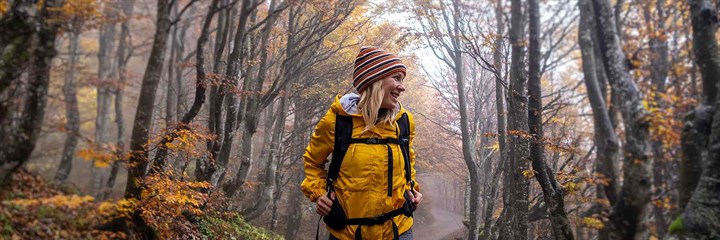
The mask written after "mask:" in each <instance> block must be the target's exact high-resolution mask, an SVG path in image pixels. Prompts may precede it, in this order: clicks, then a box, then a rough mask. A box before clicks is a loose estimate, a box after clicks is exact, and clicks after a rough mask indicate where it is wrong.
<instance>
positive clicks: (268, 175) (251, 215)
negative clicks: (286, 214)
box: [243, 89, 289, 220]
mask: <svg viewBox="0 0 720 240" xmlns="http://www.w3.org/2000/svg"><path fill="white" fill-rule="evenodd" d="M288 90H289V89H288ZM287 98H288V97H287V96H283V97H282V98H280V103H279V105H278V106H277V112H275V116H274V118H275V123H274V127H273V130H272V133H271V136H270V148H269V149H268V156H267V164H266V165H265V169H264V171H263V172H264V174H263V175H262V176H263V180H262V184H261V185H262V186H261V188H260V189H259V190H260V191H261V195H260V199H259V201H258V203H259V204H258V205H257V206H255V207H254V208H253V209H249V210H248V211H244V213H243V216H245V218H246V219H248V220H253V219H255V218H257V217H259V216H260V215H261V214H263V213H264V212H265V210H266V209H267V208H268V205H269V204H271V203H272V201H273V198H274V196H275V194H276V192H275V191H276V188H277V185H276V182H275V178H276V176H277V171H278V164H279V162H280V157H281V156H280V154H281V153H282V151H281V148H282V147H281V146H280V143H281V142H282V135H283V131H284V130H285V119H286V117H285V116H286V115H287V110H288V107H287V105H288V104H287Z"/></svg>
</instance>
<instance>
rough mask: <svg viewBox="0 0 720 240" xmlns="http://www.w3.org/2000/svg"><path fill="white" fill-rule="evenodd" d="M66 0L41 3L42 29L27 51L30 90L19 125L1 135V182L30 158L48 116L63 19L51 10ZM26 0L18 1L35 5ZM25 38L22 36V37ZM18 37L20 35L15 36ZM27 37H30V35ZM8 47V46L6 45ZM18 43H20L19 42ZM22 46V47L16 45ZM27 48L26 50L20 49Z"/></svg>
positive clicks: (39, 24) (39, 29)
mask: <svg viewBox="0 0 720 240" xmlns="http://www.w3.org/2000/svg"><path fill="white" fill-rule="evenodd" d="M63 3H64V1H62V0H54V1H53V0H47V1H45V2H44V4H42V5H41V6H40V10H39V12H38V14H37V21H38V22H37V23H36V24H37V26H38V30H37V32H36V33H34V35H35V36H33V37H32V38H34V40H33V41H32V42H33V44H34V46H33V47H32V48H31V49H30V50H28V49H25V50H27V52H25V53H23V54H29V55H30V62H29V65H28V70H27V74H28V75H27V78H28V85H27V89H28V92H27V93H26V95H25V98H24V101H23V110H22V112H21V113H20V116H21V117H20V118H18V119H20V120H19V122H20V123H18V124H17V126H10V127H9V129H8V131H9V134H4V136H3V138H2V139H0V145H2V146H3V147H2V148H0V183H5V182H6V180H7V178H8V177H9V176H10V174H11V173H13V172H15V171H16V170H17V169H18V168H19V167H20V166H22V165H23V164H24V163H25V162H27V160H28V159H29V158H30V154H31V153H32V152H33V150H34V149H35V144H36V142H37V139H38V135H39V133H40V129H41V126H42V123H43V120H44V117H45V106H46V104H47V97H48V85H49V82H50V69H51V68H52V60H53V58H54V57H55V55H57V50H56V49H55V38H56V36H57V33H58V30H59V29H60V25H61V24H60V22H59V21H54V20H53V19H58V15H59V12H58V11H51V9H57V8H59V7H61V6H62V4H63ZM23 4H25V3H24V2H20V3H18V5H16V6H20V7H21V8H22V7H34V5H29V6H28V5H23ZM20 39H22V38H20ZM15 40H18V38H15ZM26 40H27V39H26ZM2 47H3V48H4V46H2ZM15 47H17V46H15ZM16 50H20V49H16ZM20 51H23V50H20ZM10 66H11V65H10ZM2 70H3V73H2V75H3V76H5V75H6V72H5V71H15V69H7V68H6V69H2Z"/></svg>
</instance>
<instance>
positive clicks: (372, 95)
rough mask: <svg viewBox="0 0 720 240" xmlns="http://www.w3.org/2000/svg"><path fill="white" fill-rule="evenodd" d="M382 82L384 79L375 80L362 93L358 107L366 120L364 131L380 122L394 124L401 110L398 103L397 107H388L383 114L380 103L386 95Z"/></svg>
mask: <svg viewBox="0 0 720 240" xmlns="http://www.w3.org/2000/svg"><path fill="white" fill-rule="evenodd" d="M382 83H383V81H375V82H374V83H372V84H370V86H368V87H367V89H365V91H363V92H362V93H361V94H360V102H359V103H358V108H359V110H360V113H361V114H362V117H363V121H365V129H364V130H363V133H364V132H367V131H370V130H372V129H373V128H375V125H378V124H383V123H389V124H390V125H393V126H394V124H395V116H396V115H397V114H398V112H400V107H399V105H398V106H397V107H395V109H387V110H386V111H384V112H383V113H382V114H381V113H380V105H382V101H383V98H384V97H385V91H384V89H383V86H382V85H383V84H382Z"/></svg>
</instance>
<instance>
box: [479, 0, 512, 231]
mask: <svg viewBox="0 0 720 240" xmlns="http://www.w3.org/2000/svg"><path fill="white" fill-rule="evenodd" d="M503 14H504V13H503V1H502V0H499V1H498V2H497V3H496V4H495V25H496V28H497V34H496V36H495V43H494V49H493V65H494V67H495V70H496V71H497V75H496V76H495V105H496V108H495V110H496V113H497V133H498V146H499V154H498V158H499V161H498V166H497V170H495V171H496V175H497V174H501V175H500V176H502V178H504V179H506V180H505V181H508V180H507V179H509V178H507V177H505V176H506V174H508V173H509V170H508V169H509V168H508V166H507V163H508V161H507V160H508V152H507V151H508V150H507V146H506V145H507V115H506V111H507V108H506V106H505V101H506V99H505V97H506V95H505V87H504V84H503V76H502V72H503V71H502V69H503V57H502V49H503V42H504V41H505V21H504V20H503V18H504V16H503ZM496 180H497V177H496V178H494V179H493V181H494V182H495V183H497V181H496ZM503 189H505V190H503V200H509V198H508V196H507V195H506V194H507V193H509V191H508V190H507V185H506V186H505V187H504V188H503ZM496 191H497V186H496V185H493V186H492V189H491V192H492V193H493V197H492V198H490V199H489V201H491V202H489V203H490V204H488V206H486V207H485V214H486V216H485V221H484V225H483V235H482V236H481V237H482V238H483V239H494V238H495V233H494V232H493V231H492V230H493V229H495V228H493V227H492V222H490V220H491V219H492V218H490V217H491V216H492V209H491V208H493V207H494V201H495V197H494V196H495V193H496ZM488 197H489V196H488ZM503 204H507V203H506V202H505V201H503ZM504 206H506V207H507V206H508V205H504ZM497 223H500V222H499V221H498V222H497ZM497 223H496V224H497Z"/></svg>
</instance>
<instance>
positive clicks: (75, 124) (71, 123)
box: [55, 32, 80, 184]
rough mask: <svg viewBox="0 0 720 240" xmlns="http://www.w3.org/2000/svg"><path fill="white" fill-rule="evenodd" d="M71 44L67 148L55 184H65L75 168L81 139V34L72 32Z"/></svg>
mask: <svg viewBox="0 0 720 240" xmlns="http://www.w3.org/2000/svg"><path fill="white" fill-rule="evenodd" d="M69 35H70V42H69V43H68V50H69V54H70V57H69V61H68V66H67V68H68V69H67V70H66V71H65V85H63V96H64V97H65V116H66V118H67V124H65V128H66V131H67V137H66V138H65V147H64V148H63V153H62V158H61V159H60V166H59V167H58V170H57V172H56V173H55V182H57V183H60V184H64V183H65V181H66V180H67V178H68V176H69V175H70V172H71V171H72V167H73V165H72V164H73V157H74V156H75V147H76V146H77V144H78V140H79V138H80V111H79V110H78V102H77V95H76V91H75V89H76V86H75V67H76V66H77V63H78V58H79V55H78V53H79V48H80V46H79V45H80V34H79V33H77V32H70V34H69Z"/></svg>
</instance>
